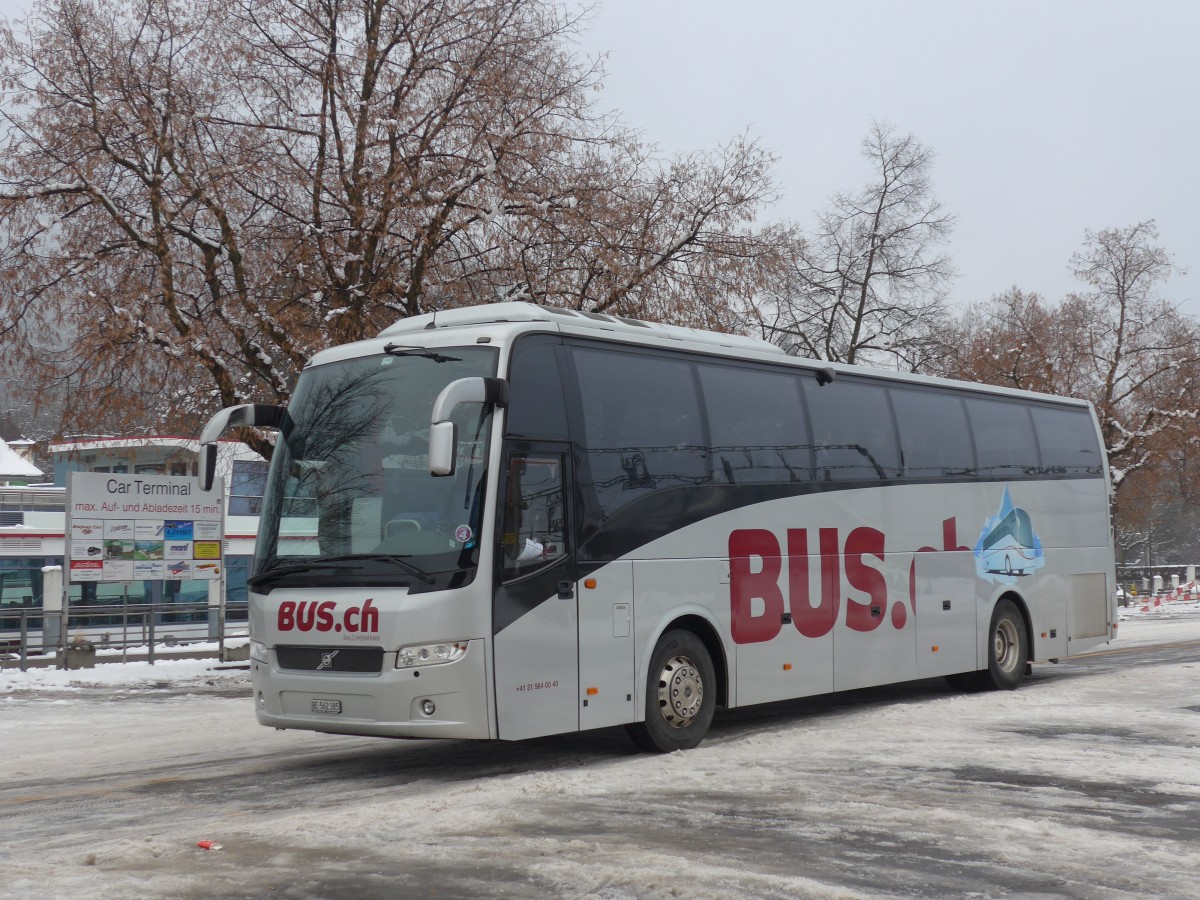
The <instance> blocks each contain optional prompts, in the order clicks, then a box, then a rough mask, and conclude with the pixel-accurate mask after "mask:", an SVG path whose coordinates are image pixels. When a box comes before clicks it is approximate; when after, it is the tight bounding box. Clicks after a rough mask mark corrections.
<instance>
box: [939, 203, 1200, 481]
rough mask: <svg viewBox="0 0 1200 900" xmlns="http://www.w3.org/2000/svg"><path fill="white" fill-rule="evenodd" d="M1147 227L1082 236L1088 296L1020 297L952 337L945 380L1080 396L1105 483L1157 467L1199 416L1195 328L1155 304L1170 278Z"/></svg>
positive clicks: (979, 314) (1170, 268)
mask: <svg viewBox="0 0 1200 900" xmlns="http://www.w3.org/2000/svg"><path fill="white" fill-rule="evenodd" d="M1157 239H1158V232H1157V230H1156V229H1155V227H1154V223H1153V222H1141V223H1138V224H1136V225H1133V226H1129V227H1126V228H1115V229H1108V230H1104V231H1099V232H1091V231H1088V232H1086V233H1085V239H1084V246H1083V248H1082V249H1081V250H1080V251H1079V252H1077V253H1075V254H1074V255H1073V256H1072V258H1071V265H1072V267H1073V269H1074V271H1075V274H1076V275H1077V276H1078V277H1079V279H1080V280H1081V281H1083V282H1084V283H1085V284H1087V285H1088V287H1089V288H1090V290H1088V291H1085V292H1080V293H1074V294H1070V295H1068V296H1067V297H1066V298H1065V299H1064V300H1063V301H1062V303H1060V304H1059V305H1058V306H1048V305H1046V304H1045V303H1044V302H1043V301H1042V300H1041V298H1040V297H1038V296H1037V295H1036V294H1026V293H1023V292H1022V291H1020V290H1019V289H1016V288H1014V289H1013V290H1011V291H1009V292H1007V293H1005V294H1003V295H1001V296H999V297H997V298H995V299H994V300H993V301H992V302H991V303H990V304H989V305H988V306H987V307H985V308H984V309H983V310H973V311H971V312H970V313H969V314H968V316H967V317H966V318H965V319H964V321H963V322H962V323H961V327H960V328H959V329H958V330H957V331H954V332H951V338H950V340H949V341H948V342H947V344H948V347H950V348H951V350H952V351H953V355H952V359H951V361H950V362H949V365H948V366H947V367H946V368H945V369H943V372H944V374H948V375H952V376H956V377H962V378H967V379H969V380H972V381H983V382H987V383H991V384H1005V385H1009V386H1012V387H1017V388H1023V389H1026V390H1034V391H1043V392H1047V393H1053V394H1061V395H1066V396H1073V397H1081V398H1084V399H1087V400H1090V401H1091V402H1092V403H1093V404H1094V405H1095V407H1096V413H1097V415H1098V417H1099V419H1100V427H1101V430H1102V433H1103V437H1104V441H1105V445H1106V448H1107V451H1108V458H1109V462H1110V464H1111V466H1112V470H1113V478H1114V481H1115V482H1116V483H1117V484H1118V486H1120V485H1121V484H1122V482H1123V480H1124V478H1125V477H1126V475H1128V474H1130V473H1132V472H1135V471H1137V470H1139V469H1142V468H1143V467H1146V466H1148V465H1151V464H1154V463H1155V462H1156V460H1157V461H1162V460H1164V459H1165V458H1166V457H1165V456H1164V454H1165V453H1167V451H1168V450H1169V449H1170V448H1171V447H1172V446H1174V445H1176V444H1177V443H1178V442H1179V441H1181V440H1184V439H1186V438H1187V435H1188V434H1189V433H1191V432H1192V431H1193V430H1194V428H1195V422H1196V416H1197V413H1198V412H1200V407H1198V406H1197V403H1196V400H1195V398H1196V396H1197V391H1198V390H1200V327H1198V326H1197V323H1196V322H1195V321H1194V320H1193V319H1191V318H1189V317H1187V316H1185V315H1183V314H1181V313H1180V312H1179V311H1178V310H1177V309H1176V308H1175V307H1174V306H1172V305H1171V304H1170V303H1169V302H1167V301H1166V300H1164V299H1162V298H1161V297H1160V296H1159V291H1160V289H1161V287H1162V285H1163V284H1164V283H1165V282H1166V281H1167V279H1168V278H1169V277H1170V276H1171V274H1173V272H1174V271H1175V267H1174V264H1173V263H1172V261H1171V258H1170V256H1169V254H1168V253H1167V252H1166V251H1165V250H1164V249H1163V248H1161V247H1159V246H1158V245H1157V243H1156V241H1157Z"/></svg>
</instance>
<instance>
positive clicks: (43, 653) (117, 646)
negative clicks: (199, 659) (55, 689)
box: [0, 601, 250, 672]
mask: <svg viewBox="0 0 1200 900" xmlns="http://www.w3.org/2000/svg"><path fill="white" fill-rule="evenodd" d="M249 634H250V630H249V621H248V609H247V603H246V601H241V602H233V601H230V602H227V603H226V604H225V606H224V607H222V606H221V605H219V604H210V605H207V606H203V605H196V604H189V605H188V607H170V606H166V607H164V606H160V605H157V604H153V605H152V604H145V603H142V604H135V603H128V602H127V603H122V604H115V605H105V606H86V607H72V608H71V609H70V610H69V611H68V621H67V622H65V623H64V622H63V621H62V614H61V613H59V612H57V611H50V612H47V611H46V610H44V609H42V607H40V606H23V607H5V608H4V609H3V611H2V612H0V669H2V668H5V667H7V666H9V665H11V664H12V663H16V664H17V665H18V666H19V667H20V669H21V671H22V672H24V671H26V670H27V669H28V668H30V667H31V666H37V667H44V666H47V665H56V666H57V667H58V668H60V669H65V668H79V667H83V666H90V665H93V664H94V662H95V659H96V658H97V655H99V658H104V657H110V658H111V659H112V661H117V660H118V658H119V660H120V661H121V662H125V661H128V660H131V659H137V660H148V661H149V662H150V663H151V664H153V663H154V661H155V658H156V657H159V656H161V655H162V654H163V652H164V651H165V650H166V649H167V648H170V651H171V652H172V655H178V652H183V653H194V654H203V655H206V656H207V655H214V656H219V657H222V658H224V657H225V656H226V647H225V642H226V641H229V640H233V639H238V638H248V637H249ZM214 642H215V643H216V645H217V646H216V648H215V650H214V649H212V648H211V647H210V646H208V645H211V644H212V643H214ZM200 645H205V646H200ZM189 647H191V648H192V649H191V650H189V649H188V648H189ZM115 651H119V655H118V653H117V652H115ZM73 663H75V664H74V665H73Z"/></svg>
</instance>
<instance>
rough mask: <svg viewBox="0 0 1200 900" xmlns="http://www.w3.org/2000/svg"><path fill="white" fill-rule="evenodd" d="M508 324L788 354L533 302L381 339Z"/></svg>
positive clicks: (463, 313)
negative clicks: (544, 325)
mask: <svg viewBox="0 0 1200 900" xmlns="http://www.w3.org/2000/svg"><path fill="white" fill-rule="evenodd" d="M509 322H550V323H552V324H554V325H573V326H575V327H578V328H594V329H596V330H598V331H607V332H609V333H614V332H615V333H617V334H627V335H636V336H637V337H641V338H647V337H650V338H657V339H660V340H669V341H684V342H689V343H696V344H707V345H715V346H718V347H725V348H727V349H730V350H746V351H753V352H755V353H771V354H775V355H780V356H782V355H786V354H784V351H783V350H782V349H780V348H779V347H776V346H775V345H774V344H772V343H770V342H769V341H764V340H762V339H761V338H753V337H745V336H743V335H738V334H724V333H722V332H718V331H701V330H700V329H698V328H683V327H680V326H678V325H657V324H654V323H651V322H643V321H641V320H639V319H629V318H626V317H625V316H613V315H608V314H607V313H596V312H582V311H580V310H575V309H562V308H559V307H554V306H538V305H537V304H534V303H520V302H506V303H489V304H485V305H483V306H468V307H464V308H461V309H447V310H444V311H442V312H434V313H426V314H425V315H423V316H412V317H411V318H407V319H401V320H400V321H399V322H396V323H395V324H394V325H391V326H389V327H387V328H385V329H384V330H383V331H381V332H379V336H380V337H395V336H397V335H401V334H411V333H413V332H415V331H432V330H433V329H436V328H454V327H461V326H469V325H493V324H501V323H509Z"/></svg>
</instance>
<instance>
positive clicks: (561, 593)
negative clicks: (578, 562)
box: [558, 581, 575, 600]
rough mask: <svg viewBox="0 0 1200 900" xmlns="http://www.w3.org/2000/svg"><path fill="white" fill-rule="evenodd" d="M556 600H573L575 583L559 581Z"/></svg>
mask: <svg viewBox="0 0 1200 900" xmlns="http://www.w3.org/2000/svg"><path fill="white" fill-rule="evenodd" d="M558 599H559V600H574V599H575V582H573V581H560V582H559V583H558Z"/></svg>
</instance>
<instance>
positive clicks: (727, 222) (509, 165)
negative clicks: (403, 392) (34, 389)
mask: <svg viewBox="0 0 1200 900" xmlns="http://www.w3.org/2000/svg"><path fill="white" fill-rule="evenodd" d="M577 27H578V19H577V18H574V17H573V16H572V15H571V14H570V13H568V12H566V11H565V10H564V8H562V7H560V6H557V5H554V4H552V3H550V2H548V0H358V2H353V3H351V2H349V0H207V2H204V3H194V2H184V0H43V2H41V3H39V4H36V5H35V6H34V7H33V12H32V14H31V16H30V18H29V19H28V21H27V22H26V29H25V31H24V32H23V33H22V34H21V35H18V34H16V33H14V32H12V31H7V30H6V31H4V32H3V34H2V35H0V67H2V72H0V74H2V75H3V78H4V80H5V82H6V83H7V84H8V85H10V86H11V87H13V88H14V89H15V94H14V95H13V96H12V99H11V101H10V103H9V104H8V105H6V106H5V107H4V108H3V109H0V131H2V134H0V278H2V279H3V280H4V285H5V290H4V292H3V294H2V295H0V329H3V330H4V331H6V332H7V333H8V334H9V339H8V341H7V343H8V346H9V347H11V348H13V350H12V352H13V353H14V354H16V355H18V356H20V366H21V370H22V371H23V372H25V373H26V374H27V376H28V379H29V382H30V383H31V384H44V383H47V382H49V381H51V380H53V379H58V380H59V381H60V382H63V383H64V384H65V385H66V387H64V388H63V389H62V390H61V391H60V393H61V395H62V396H63V397H65V398H66V402H65V417H66V421H67V422H72V421H73V422H79V421H81V420H83V419H84V418H85V417H86V419H87V420H88V421H90V422H94V421H96V420H97V419H105V420H106V421H108V422H111V423H113V424H112V426H111V427H113V428H115V429H119V428H121V427H125V426H127V425H129V423H131V422H133V421H137V422H138V423H139V424H140V425H142V426H143V427H144V425H145V424H146V422H147V420H148V419H149V420H153V419H155V418H158V419H161V420H164V421H169V422H171V423H172V424H173V426H174V427H176V428H188V427H191V425H189V421H194V420H195V419H196V418H197V417H200V416H203V415H205V414H206V413H208V412H210V411H211V410H212V409H213V408H215V407H218V406H221V405H228V404H231V403H236V402H241V401H244V400H247V399H261V400H269V401H274V402H280V401H285V400H286V399H287V397H288V394H289V391H290V385H291V382H292V380H293V379H294V376H295V373H296V372H297V371H298V369H299V368H300V367H301V366H302V365H303V362H304V360H305V359H307V358H308V357H309V356H310V355H311V354H312V353H313V352H314V351H315V350H318V349H320V348H322V347H324V346H328V345H329V344H331V343H340V342H345V341H349V340H354V339H358V338H362V337H366V336H371V335H374V334H376V333H378V331H379V329H380V328H381V327H383V326H385V325H387V324H390V323H391V322H392V321H394V320H395V319H397V318H399V317H403V316H409V315H414V314H417V313H422V312H427V311H430V310H437V309H443V308H447V307H453V306H459V305H463V304H466V303H478V302H491V301H494V300H502V299H510V298H517V297H521V298H527V299H533V300H538V301H541V302H547V303H558V304H563V305H571V306H575V307H577V308H580V309H611V310H614V311H618V312H622V313H626V314H634V315H646V316H652V317H655V318H666V319H670V320H673V321H681V322H688V323H696V322H698V321H704V322H709V323H712V322H716V323H721V324H727V322H728V317H727V316H722V315H721V312H720V309H721V304H722V303H723V299H722V297H723V292H724V291H725V290H727V289H729V288H730V287H731V286H738V285H744V284H745V283H746V276H745V274H744V273H745V271H746V270H747V269H748V268H749V266H750V263H751V262H752V261H753V260H754V259H755V257H756V255H757V254H758V253H760V252H761V249H760V247H761V244H760V242H759V240H758V238H757V237H756V236H755V235H754V234H753V233H752V232H751V230H750V224H751V222H752V220H753V216H754V214H755V212H756V211H757V209H758V207H759V205H760V204H762V203H763V202H765V201H766V200H768V199H769V198H770V196H771V192H772V188H771V184H770V177H769V166H770V162H771V160H770V157H769V156H768V155H767V154H766V153H764V152H763V151H762V150H761V149H760V148H758V147H757V145H755V144H754V142H752V141H749V140H737V141H734V142H732V143H731V144H730V145H728V146H727V147H724V148H721V149H719V150H718V151H716V152H714V153H711V154H694V155H690V156H684V157H680V158H678V159H675V160H662V159H659V158H657V157H656V156H655V155H654V154H653V153H651V152H650V151H649V150H647V149H646V148H645V147H644V146H643V145H642V143H641V141H640V139H639V138H638V136H637V135H634V134H631V133H629V132H627V131H626V130H624V129H622V128H621V127H620V126H619V124H618V123H616V122H614V121H612V120H609V119H607V118H604V117H601V116H597V115H596V114H595V113H594V112H593V111H592V109H591V107H590V106H589V97H590V96H591V92H592V90H593V89H594V88H595V87H596V86H597V85H598V83H599V78H600V74H601V73H600V71H599V68H598V67H597V65H596V64H595V63H594V62H590V61H587V60H581V59H579V58H577V57H576V56H575V55H574V54H572V53H571V52H570V49H569V46H570V41H571V39H572V37H573V35H574V33H575V30H576V28H577ZM7 353H8V347H6V355H7Z"/></svg>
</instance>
